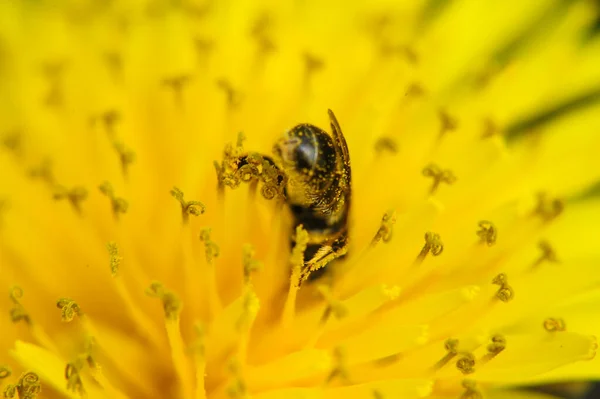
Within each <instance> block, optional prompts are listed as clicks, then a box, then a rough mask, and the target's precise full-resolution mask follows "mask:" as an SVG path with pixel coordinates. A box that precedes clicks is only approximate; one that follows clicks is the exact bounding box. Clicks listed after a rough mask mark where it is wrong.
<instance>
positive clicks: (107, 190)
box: [98, 181, 129, 219]
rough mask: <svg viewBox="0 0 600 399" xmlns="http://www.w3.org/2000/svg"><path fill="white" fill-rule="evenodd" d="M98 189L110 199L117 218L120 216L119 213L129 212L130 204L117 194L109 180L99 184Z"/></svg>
mask: <svg viewBox="0 0 600 399" xmlns="http://www.w3.org/2000/svg"><path fill="white" fill-rule="evenodd" d="M98 189H99V190H100V192H101V193H102V194H104V195H106V196H107V197H108V198H109V199H110V203H111V206H112V211H113V215H114V217H115V219H118V218H119V214H121V213H125V212H127V208H129V204H128V203H127V201H125V200H124V199H123V198H120V197H117V196H115V192H114V189H113V187H112V185H111V184H110V183H109V182H107V181H105V182H104V183H102V184H101V185H100V186H98Z"/></svg>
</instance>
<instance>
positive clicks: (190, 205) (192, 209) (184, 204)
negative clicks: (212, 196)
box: [170, 187, 206, 223]
mask: <svg viewBox="0 0 600 399" xmlns="http://www.w3.org/2000/svg"><path fill="white" fill-rule="evenodd" d="M170 193H171V195H172V196H173V198H175V199H176V200H177V201H179V203H180V204H181V217H182V218H183V222H184V223H187V222H188V219H189V215H193V216H199V215H202V214H203V213H204V212H205V211H206V207H205V206H204V204H203V203H202V202H200V201H185V200H184V199H183V191H181V190H180V189H178V188H177V187H173V189H172V190H171V191H170Z"/></svg>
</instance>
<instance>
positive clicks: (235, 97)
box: [217, 78, 242, 109]
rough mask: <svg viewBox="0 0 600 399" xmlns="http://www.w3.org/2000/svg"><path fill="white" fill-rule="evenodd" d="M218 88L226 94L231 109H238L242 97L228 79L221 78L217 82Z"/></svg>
mask: <svg viewBox="0 0 600 399" xmlns="http://www.w3.org/2000/svg"><path fill="white" fill-rule="evenodd" d="M217 87H218V88H219V89H221V90H223V91H224V92H225V96H226V98H227V105H228V107H229V108H230V109H233V108H236V107H237V106H239V105H240V102H241V97H242V96H241V94H240V93H239V92H237V91H236V90H235V89H234V88H233V86H232V85H231V83H230V82H229V81H228V80H227V79H225V78H221V79H219V80H217Z"/></svg>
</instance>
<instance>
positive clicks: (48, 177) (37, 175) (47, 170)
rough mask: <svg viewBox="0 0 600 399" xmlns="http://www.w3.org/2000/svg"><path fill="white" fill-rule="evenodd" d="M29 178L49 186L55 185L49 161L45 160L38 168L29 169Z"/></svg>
mask: <svg viewBox="0 0 600 399" xmlns="http://www.w3.org/2000/svg"><path fill="white" fill-rule="evenodd" d="M29 176H30V177H31V178H32V179H40V180H42V181H44V182H45V183H47V184H48V185H50V186H53V185H54V184H55V183H56V181H55V178H54V173H53V172H52V163H51V162H50V160H49V159H45V160H43V161H42V162H41V163H40V164H39V165H38V166H35V167H33V168H31V169H29Z"/></svg>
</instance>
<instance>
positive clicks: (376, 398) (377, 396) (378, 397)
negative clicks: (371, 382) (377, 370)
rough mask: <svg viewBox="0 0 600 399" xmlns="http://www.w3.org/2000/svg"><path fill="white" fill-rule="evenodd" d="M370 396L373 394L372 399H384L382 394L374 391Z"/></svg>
mask: <svg viewBox="0 0 600 399" xmlns="http://www.w3.org/2000/svg"><path fill="white" fill-rule="evenodd" d="M372 394H373V398H374V399H384V398H385V397H384V396H383V394H382V393H381V392H379V391H378V390H376V389H374V390H373V392H372Z"/></svg>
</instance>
